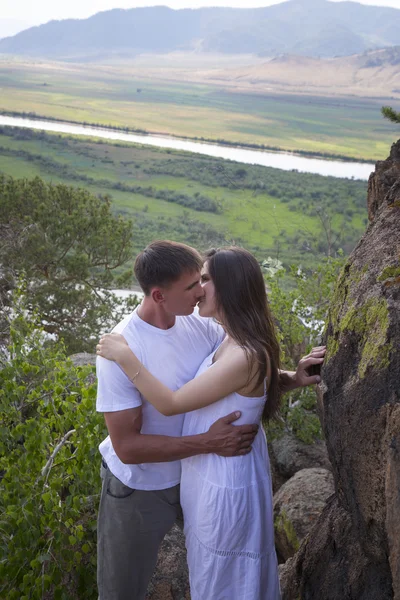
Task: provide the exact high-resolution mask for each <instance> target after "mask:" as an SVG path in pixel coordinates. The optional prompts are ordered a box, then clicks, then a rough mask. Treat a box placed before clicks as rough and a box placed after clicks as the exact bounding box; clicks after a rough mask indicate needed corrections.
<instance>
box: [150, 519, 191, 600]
mask: <svg viewBox="0 0 400 600" xmlns="http://www.w3.org/2000/svg"><path fill="white" fill-rule="evenodd" d="M146 600H190V590H189V576H188V569H187V564H186V548H185V538H184V535H183V532H182V531H181V529H179V527H178V526H177V525H174V527H173V528H172V529H171V531H170V532H169V533H168V534H167V535H166V536H165V538H164V540H163V542H162V544H161V548H160V551H159V553H158V560H157V566H156V570H155V572H154V575H153V577H152V580H151V583H150V585H149V589H148V594H147V597H146Z"/></svg>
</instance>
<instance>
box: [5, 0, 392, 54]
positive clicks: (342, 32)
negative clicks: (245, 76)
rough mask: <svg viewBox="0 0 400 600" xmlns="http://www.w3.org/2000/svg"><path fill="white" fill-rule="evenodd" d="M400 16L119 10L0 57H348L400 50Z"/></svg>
mask: <svg viewBox="0 0 400 600" xmlns="http://www.w3.org/2000/svg"><path fill="white" fill-rule="evenodd" d="M399 32H400V10H397V9H393V8H387V7H376V6H365V5H362V4H359V3H356V2H329V1H328V0H289V1H288V2H283V3H281V4H276V5H273V6H269V7H266V8H258V9H232V8H201V9H195V10H194V9H182V10H172V9H170V8H167V7H165V6H155V7H147V8H135V9H129V10H122V9H114V10H110V11H105V12H100V13H97V14H96V15H94V16H92V17H90V18H89V19H83V20H74V19H68V20H64V21H51V22H50V23H47V24H45V25H41V26H39V27H32V28H30V29H27V30H26V31H23V32H21V33H18V34H17V35H15V36H13V37H9V38H4V39H2V40H0V53H4V54H17V55H28V56H43V57H52V58H56V57H57V58H59V59H63V60H71V59H72V60H83V61H85V60H93V59H96V57H99V56H101V57H102V58H103V57H104V55H105V54H106V55H111V54H118V55H127V56H134V55H137V54H140V53H143V52H150V53H158V54H163V53H168V52H173V51H196V52H206V53H208V52H212V53H215V52H218V53H223V54H243V53H247V54H248V53H250V54H260V55H263V56H278V55H280V54H282V53H289V54H297V55H307V56H314V57H319V56H320V57H333V56H347V55H350V54H354V53H362V52H364V51H365V50H368V49H373V48H379V47H387V46H393V45H396V44H399V43H400V33H399Z"/></svg>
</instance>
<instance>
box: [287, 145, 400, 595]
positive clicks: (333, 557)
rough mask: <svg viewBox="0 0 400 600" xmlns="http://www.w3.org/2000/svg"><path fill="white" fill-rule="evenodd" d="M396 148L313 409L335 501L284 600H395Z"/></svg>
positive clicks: (378, 180) (345, 283)
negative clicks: (323, 440)
mask: <svg viewBox="0 0 400 600" xmlns="http://www.w3.org/2000/svg"><path fill="white" fill-rule="evenodd" d="M399 184H400V141H399V142H397V144H395V145H393V147H392V151H391V155H390V158H389V159H388V160H387V161H384V162H381V163H378V165H377V168H376V171H375V173H374V174H373V175H372V176H371V178H370V181H369V198H368V212H369V218H370V221H371V223H370V225H369V227H368V230H367V232H366V233H365V235H364V237H363V238H362V239H361V241H360V242H359V244H358V246H357V247H356V248H355V250H354V251H353V253H352V254H351V256H350V258H349V260H348V261H347V264H346V266H345V268H344V270H343V272H342V274H341V276H340V278H339V280H338V283H337V285H336V289H335V292H334V294H333V298H332V302H331V307H330V313H329V318H328V325H327V332H326V342H327V359H326V363H325V366H324V368H323V369H322V380H323V381H322V384H321V386H320V399H319V406H320V412H321V421H322V424H323V429H324V433H325V438H326V442H327V449H328V454H329V458H330V462H331V464H332V472H333V476H334V482H335V495H334V496H333V497H332V498H331V499H330V501H329V502H328V503H327V505H326V507H325V509H324V510H323V512H322V514H321V516H320V518H319V520H318V522H317V524H316V525H315V527H314V528H313V530H312V531H311V533H310V534H309V536H308V537H307V538H306V539H305V541H304V542H303V544H302V545H301V547H300V550H299V551H298V553H297V554H296V555H295V557H294V558H293V559H291V560H290V561H288V563H287V564H285V566H284V568H283V569H282V592H283V599H284V600H298V599H299V598H300V599H301V600H311V599H312V600H315V599H317V598H318V600H392V599H395V600H400V566H399V565H400V563H399V556H400V532H399V528H400V526H399V515H400V488H399V480H400V456H399V453H400V391H399V388H400V386H399V381H400V353H399V347H400V260H399V259H400V185H399Z"/></svg>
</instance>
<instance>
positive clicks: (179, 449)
mask: <svg viewBox="0 0 400 600" xmlns="http://www.w3.org/2000/svg"><path fill="white" fill-rule="evenodd" d="M239 417H240V412H235V413H232V414H230V415H227V416H226V417H223V418H222V419H218V421H216V422H215V423H214V424H213V425H212V426H211V427H210V429H209V430H208V431H207V432H206V433H203V434H199V435H192V436H182V437H169V436H166V435H149V434H142V433H141V427H142V408H141V407H137V408H130V409H127V410H121V411H116V412H108V413H104V418H105V421H106V425H107V428H108V432H109V434H110V438H111V441H112V445H113V447H114V450H115V452H116V454H117V456H118V458H119V459H120V460H121V462H123V463H125V464H141V463H155V462H169V461H173V460H179V459H181V458H187V457H189V456H195V455H196V454H210V453H214V454H219V455H220V456H241V455H243V454H248V453H249V452H250V451H251V444H252V443H253V441H254V438H255V436H256V434H257V431H258V426H257V425H238V426H235V425H232V423H233V421H236V420H237V419H238V418H239Z"/></svg>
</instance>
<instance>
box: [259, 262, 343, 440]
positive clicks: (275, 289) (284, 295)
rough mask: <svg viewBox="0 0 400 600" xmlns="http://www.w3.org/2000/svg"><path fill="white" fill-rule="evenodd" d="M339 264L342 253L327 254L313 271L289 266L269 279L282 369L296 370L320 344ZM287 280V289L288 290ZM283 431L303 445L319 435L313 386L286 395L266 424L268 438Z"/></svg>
mask: <svg viewBox="0 0 400 600" xmlns="http://www.w3.org/2000/svg"><path fill="white" fill-rule="evenodd" d="M342 264H343V258H342V257H341V256H339V257H337V258H335V259H332V258H329V257H328V258H326V259H325V260H324V261H323V262H322V263H321V264H320V265H319V266H318V267H317V268H316V269H315V270H313V271H310V272H307V273H306V272H304V271H302V270H301V269H300V268H298V267H292V268H291V269H290V272H289V273H286V274H285V271H284V270H282V269H280V270H278V271H277V272H276V273H275V275H274V276H273V277H269V278H268V287H269V294H268V296H269V300H270V305H271V309H272V313H273V315H274V317H275V319H276V322H277V326H278V335H279V341H280V345H281V349H282V363H283V365H284V367H285V369H287V370H295V368H296V365H297V363H298V361H299V359H300V358H301V357H302V356H304V355H305V354H306V353H308V352H309V351H310V350H311V348H312V347H313V346H315V345H319V344H320V341H321V335H322V331H323V327H324V322H325V319H326V316H327V311H328V306H329V301H330V298H331V296H332V290H333V287H334V285H335V283H336V280H337V276H338V273H339V270H340V268H341V266H342ZM288 282H289V283H290V284H291V288H290V289H287V285H288ZM284 431H289V432H291V433H294V434H295V435H296V436H297V437H298V438H299V439H300V440H302V441H303V442H305V443H306V444H311V443H312V442H313V441H314V440H316V439H318V438H321V437H322V430H321V424H320V421H319V418H318V415H317V413H316V393H315V390H314V389H313V388H311V387H306V388H302V389H297V390H294V391H292V392H289V393H287V394H285V396H284V397H283V400H282V404H281V415H280V419H279V420H277V421H271V422H269V423H268V424H267V433H268V437H269V439H273V438H274V437H278V436H280V435H281V434H282V433H283V432H284Z"/></svg>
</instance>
